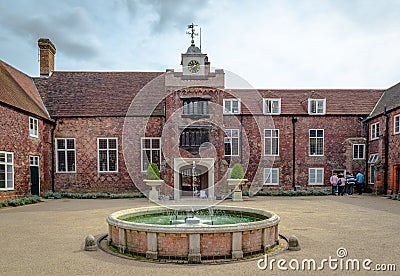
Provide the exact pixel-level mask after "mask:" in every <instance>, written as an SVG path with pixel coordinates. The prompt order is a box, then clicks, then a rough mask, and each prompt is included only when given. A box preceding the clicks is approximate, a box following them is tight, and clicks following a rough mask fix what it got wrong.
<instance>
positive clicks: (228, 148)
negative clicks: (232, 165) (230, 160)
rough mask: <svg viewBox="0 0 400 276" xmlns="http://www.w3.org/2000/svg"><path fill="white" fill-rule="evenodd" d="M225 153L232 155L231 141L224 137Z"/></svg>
mask: <svg viewBox="0 0 400 276" xmlns="http://www.w3.org/2000/svg"><path fill="white" fill-rule="evenodd" d="M225 155H232V149H231V142H230V139H229V138H225Z"/></svg>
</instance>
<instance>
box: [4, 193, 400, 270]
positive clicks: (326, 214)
mask: <svg viewBox="0 0 400 276" xmlns="http://www.w3.org/2000/svg"><path fill="white" fill-rule="evenodd" d="M223 204H226V205H239V206H247V207H253V208H261V209H266V210H270V211H273V212H276V213H277V214H278V215H279V216H280V217H281V222H280V224H279V227H280V233H282V234H284V235H286V236H290V235H296V236H297V237H298V239H299V241H300V245H301V247H302V249H301V250H300V251H285V252H283V253H282V254H280V255H277V256H273V257H269V259H268V263H269V264H270V262H271V261H272V258H274V259H275V260H276V261H275V262H274V263H273V270H272V271H271V269H270V268H271V266H268V267H267V268H266V269H265V270H260V269H259V268H258V266H257V263H258V260H259V259H252V260H246V261H241V262H236V263H224V264H218V265H176V264H157V263H148V262H141V261H134V260H127V259H123V258H119V257H115V256H111V255H108V254H106V253H104V252H102V251H100V250H98V251H91V252H89V251H84V250H83V249H82V248H83V243H84V239H85V237H86V236H87V235H89V234H92V235H93V236H100V235H102V234H105V233H106V232H107V223H106V217H107V216H108V215H109V214H110V213H111V212H114V211H117V210H121V209H126V208H133V207H139V206H150V205H151V204H150V203H148V201H147V200H146V199H114V200H100V199H97V200H72V199H53V200H46V201H45V202H42V203H39V204H34V205H28V206H22V207H14V208H2V209H0V244H1V251H0V252H1V257H0V268H1V269H0V275H176V274H178V273H179V275H196V276H197V275H213V276H215V275H268V274H273V275H287V274H297V273H300V274H302V275H343V274H355V275H398V274H399V272H398V271H399V270H400V257H399V256H400V246H399V245H400V232H399V222H400V201H395V200H389V199H386V198H383V197H379V196H371V195H361V196H355V197H353V198H351V197H347V196H344V197H334V196H324V197H256V198H245V201H243V202H240V203H238V202H235V203H234V202H231V201H225V202H223ZM339 248H345V250H347V256H346V257H344V258H342V259H341V260H342V261H343V262H342V263H343V264H344V268H343V270H341V269H340V262H338V263H337V264H339V269H336V270H331V269H329V264H328V263H327V262H326V263H324V269H323V270H321V271H312V270H311V271H310V270H306V271H302V272H299V271H294V270H293V269H291V268H290V267H289V263H290V264H291V266H292V267H293V266H295V265H296V261H297V262H299V263H300V265H301V263H302V261H304V260H305V259H314V260H315V261H316V263H317V266H320V265H321V261H322V260H323V259H329V258H331V259H332V258H336V259H340V258H339V257H338V255H337V250H338V249H339ZM342 252H344V251H343V250H342V251H341V252H340V253H342ZM349 259H354V260H355V259H357V260H358V261H359V262H360V264H361V266H362V261H363V260H365V259H370V260H372V263H371V264H369V267H370V268H371V271H366V270H364V269H363V268H362V267H361V268H360V271H352V270H351V271H346V270H345V263H346V260H349ZM277 261H280V262H281V266H283V267H286V268H287V269H288V271H282V270H280V269H279V268H278V265H277ZM284 261H286V264H284V263H283V262H284ZM332 262H333V263H331V265H332V266H334V265H335V264H336V263H334V261H332ZM259 263H260V265H265V263H264V262H261V261H260V262H259ZM376 264H395V265H396V268H397V272H377V271H372V269H373V268H375V265H376Z"/></svg>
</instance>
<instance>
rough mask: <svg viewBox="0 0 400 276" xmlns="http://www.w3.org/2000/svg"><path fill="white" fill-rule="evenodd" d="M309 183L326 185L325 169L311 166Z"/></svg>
mask: <svg viewBox="0 0 400 276" xmlns="http://www.w3.org/2000/svg"><path fill="white" fill-rule="evenodd" d="M308 184H309V185H324V169H322V168H309V169H308Z"/></svg>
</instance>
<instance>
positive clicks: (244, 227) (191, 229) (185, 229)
mask: <svg viewBox="0 0 400 276" xmlns="http://www.w3.org/2000/svg"><path fill="white" fill-rule="evenodd" d="M213 208H214V210H222V211H227V212H232V213H240V212H241V213H243V214H246V215H250V216H254V215H255V216H258V217H264V218H265V219H263V220H261V221H255V222H246V223H237V224H227V225H207V224H200V225H179V226H177V225H154V224H145V223H135V222H130V221H124V220H122V219H124V218H127V217H132V216H142V215H151V214H158V213H162V212H164V211H166V210H167V209H168V208H165V207H162V206H153V207H142V208H133V209H126V210H121V211H117V212H114V213H112V214H111V215H109V216H108V218H107V222H108V224H109V225H113V226H117V227H118V228H123V229H130V230H135V231H145V232H154V233H159V232H160V233H187V234H190V233H222V232H243V231H249V230H256V229H262V228H269V227H272V226H275V225H277V224H278V223H279V221H280V217H279V216H278V215H277V214H275V213H273V212H270V211H264V210H259V209H253V208H247V207H237V206H218V207H213ZM192 209H193V210H199V209H207V208H204V206H191V205H178V206H174V209H170V210H171V211H172V210H178V211H185V210H186V211H191V210H192Z"/></svg>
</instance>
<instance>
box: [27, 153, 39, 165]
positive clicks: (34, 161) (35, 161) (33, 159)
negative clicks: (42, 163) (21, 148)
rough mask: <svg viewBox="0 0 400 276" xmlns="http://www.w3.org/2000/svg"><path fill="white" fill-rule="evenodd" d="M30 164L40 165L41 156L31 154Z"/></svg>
mask: <svg viewBox="0 0 400 276" xmlns="http://www.w3.org/2000/svg"><path fill="white" fill-rule="evenodd" d="M29 165H30V166H35V167H38V166H39V156H33V155H31V156H29Z"/></svg>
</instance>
